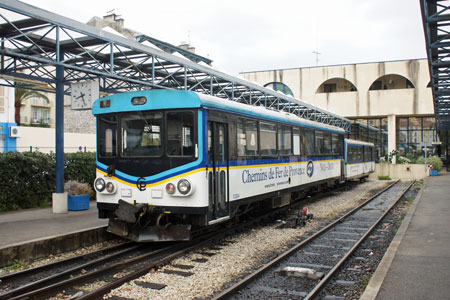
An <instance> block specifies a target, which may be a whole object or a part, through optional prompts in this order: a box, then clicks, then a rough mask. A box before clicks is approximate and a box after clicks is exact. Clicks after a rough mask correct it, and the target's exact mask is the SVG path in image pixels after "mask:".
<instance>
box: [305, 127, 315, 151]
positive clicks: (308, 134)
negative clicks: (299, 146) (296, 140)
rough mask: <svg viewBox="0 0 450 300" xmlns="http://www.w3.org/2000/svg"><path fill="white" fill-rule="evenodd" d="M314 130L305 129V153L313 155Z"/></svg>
mask: <svg viewBox="0 0 450 300" xmlns="http://www.w3.org/2000/svg"><path fill="white" fill-rule="evenodd" d="M314 150H315V149H314V131H312V130H305V154H306V155H314V154H315V153H316V152H315V151H314Z"/></svg>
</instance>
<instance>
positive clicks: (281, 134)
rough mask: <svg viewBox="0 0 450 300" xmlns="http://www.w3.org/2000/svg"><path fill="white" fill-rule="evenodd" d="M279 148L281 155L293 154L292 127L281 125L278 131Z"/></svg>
mask: <svg viewBox="0 0 450 300" xmlns="http://www.w3.org/2000/svg"><path fill="white" fill-rule="evenodd" d="M278 147H279V149H280V155H290V154H291V152H292V136H291V127H289V126H284V125H280V127H279V131H278Z"/></svg>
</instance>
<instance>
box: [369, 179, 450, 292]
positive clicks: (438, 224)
mask: <svg viewBox="0 0 450 300" xmlns="http://www.w3.org/2000/svg"><path fill="white" fill-rule="evenodd" d="M416 202H417V203H414V204H413V207H412V209H413V210H412V212H411V213H408V215H409V216H407V217H406V218H405V220H404V224H403V225H406V226H403V225H402V227H404V230H402V227H400V229H399V232H398V234H397V235H401V236H402V237H401V238H400V239H397V237H396V239H397V241H396V240H394V242H393V243H392V245H391V247H390V249H389V251H388V253H387V254H386V256H385V258H387V259H386V260H387V261H388V263H387V264H385V266H383V262H382V263H381V264H380V267H379V268H378V270H377V272H376V273H375V274H374V276H373V280H372V281H371V282H370V283H369V287H368V289H369V288H370V287H371V285H372V286H374V285H376V284H377V283H376V281H379V286H378V288H379V289H373V293H371V294H372V295H371V296H370V297H369V296H368V295H367V294H369V293H367V294H365V295H363V297H362V299H374V298H375V297H376V298H375V299H377V300H391V299H396V300H403V299H405V300H406V299H421V300H422V299H427V300H429V299H450V173H447V172H445V171H440V172H439V176H436V177H430V178H429V179H428V181H427V183H426V185H425V188H424V189H423V192H422V195H421V196H420V197H419V198H418V199H416ZM406 223H408V224H406ZM401 231H404V232H401ZM391 248H393V249H391ZM392 250H393V251H392ZM389 252H391V253H390V254H389ZM389 256H391V258H389ZM383 260H385V259H383ZM380 269H381V270H380ZM383 269H385V270H383ZM377 273H378V274H377ZM373 281H375V283H374V282H373ZM380 286H381V287H380ZM366 292H367V289H366Z"/></svg>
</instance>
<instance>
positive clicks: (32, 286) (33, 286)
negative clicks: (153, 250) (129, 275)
mask: <svg viewBox="0 0 450 300" xmlns="http://www.w3.org/2000/svg"><path fill="white" fill-rule="evenodd" d="M142 246H143V245H134V246H131V247H130V248H127V249H124V250H121V251H118V252H116V253H113V254H110V255H107V256H104V257H101V258H98V259H95V260H92V261H90V262H87V263H85V264H82V265H78V266H76V267H73V268H70V269H68V270H65V271H63V272H60V273H58V274H55V275H52V276H48V277H45V278H42V279H39V280H36V281H33V282H30V283H28V284H25V285H22V286H20V287H18V288H15V289H13V290H10V291H8V292H5V293H3V294H0V300H3V299H14V297H17V296H20V295H23V294H25V293H27V292H29V291H32V290H39V289H41V287H42V286H44V285H45V284H50V283H52V282H55V281H58V280H60V279H61V278H64V277H69V276H70V275H72V274H74V273H75V272H78V271H80V270H82V269H86V268H88V267H91V268H92V267H95V266H97V265H99V264H101V263H105V262H107V261H109V260H111V259H112V258H115V257H119V256H122V255H124V254H126V253H128V252H130V251H133V250H135V249H137V248H140V247H142ZM57 263H58V262H56V263H55V264H57ZM38 268H39V267H38ZM45 268H46V266H44V267H43V269H45ZM34 270H35V269H34V268H33V269H30V270H29V271H28V270H26V271H27V272H25V273H24V274H26V275H28V274H31V272H32V271H34ZM20 275H23V274H20ZM75 278H76V277H75ZM75 278H74V279H75Z"/></svg>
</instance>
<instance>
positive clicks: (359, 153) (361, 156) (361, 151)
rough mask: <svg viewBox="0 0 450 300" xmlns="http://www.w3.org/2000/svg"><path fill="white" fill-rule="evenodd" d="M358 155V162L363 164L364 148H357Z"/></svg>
mask: <svg viewBox="0 0 450 300" xmlns="http://www.w3.org/2000/svg"><path fill="white" fill-rule="evenodd" d="M356 153H357V156H356V161H357V162H362V160H363V155H364V152H363V147H357V148H356Z"/></svg>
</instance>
